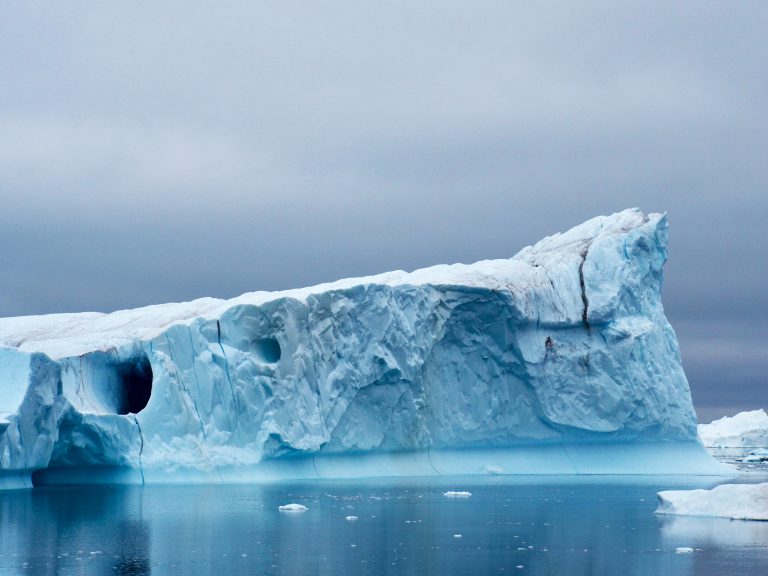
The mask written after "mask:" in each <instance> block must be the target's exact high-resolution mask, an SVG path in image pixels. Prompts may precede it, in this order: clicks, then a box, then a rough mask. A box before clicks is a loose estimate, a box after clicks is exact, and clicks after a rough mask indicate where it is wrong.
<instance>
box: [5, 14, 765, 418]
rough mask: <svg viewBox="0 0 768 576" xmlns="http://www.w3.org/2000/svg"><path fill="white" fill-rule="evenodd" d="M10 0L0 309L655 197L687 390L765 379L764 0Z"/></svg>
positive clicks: (327, 265) (560, 217) (495, 229)
mask: <svg viewBox="0 0 768 576" xmlns="http://www.w3.org/2000/svg"><path fill="white" fill-rule="evenodd" d="M10 12H11V14H8V17H7V18H4V19H2V21H0V69H2V74H0V246H2V251H0V270H2V283H1V285H0V286H1V288H0V314H2V315H15V314H32V313H47V312H55V311H76V310H84V309H97V310H111V309H117V308H124V307H130V306H138V305H144V304H150V303H154V302H161V301H173V300H186V299H190V298H194V297H198V296H203V295H214V296H234V295H236V294H239V293H242V292H245V291H249V290H254V289H277V288H288V287H295V286H299V285H306V284H312V283H316V282H320V281H326V280H333V279H335V278H338V277H345V276H355V275H361V274H369V273H375V272H380V271H383V270H387V269H394V268H404V269H412V268H416V267H420V266H427V265H430V264H435V263H439V262H455V261H465V262H466V261H474V260H478V259H483V258H494V257H507V256H510V255H512V254H514V253H515V252H517V251H518V250H519V249H520V248H521V247H522V246H524V245H526V244H529V243H532V242H535V241H536V240H538V239H539V238H541V237H542V236H544V235H547V234H551V233H554V232H557V231H559V230H563V229H566V228H568V227H570V226H573V225H575V224H577V223H579V222H581V221H583V220H585V219H587V218H590V217H592V216H595V215H597V214H603V213H610V212H614V211H617V210H621V209H624V208H627V207H630V206H639V207H641V208H642V209H644V210H648V211H650V210H667V211H668V212H669V215H670V222H671V244H670V262H669V265H668V268H667V274H666V284H665V288H664V299H665V306H666V309H667V313H668V315H669V317H670V319H671V321H672V323H673V325H674V326H675V327H676V328H677V329H678V334H679V336H680V342H681V347H682V350H683V359H684V362H685V367H686V370H687V373H688V375H689V378H690V380H691V385H692V390H693V393H694V400H695V402H696V404H697V406H699V407H701V409H702V410H712V411H716V410H718V409H720V408H722V409H725V407H726V406H731V407H733V406H737V405H738V406H744V407H746V406H749V405H750V403H752V404H755V405H756V404H758V403H763V404H764V405H765V404H768V401H767V400H766V398H765V395H764V392H762V390H763V380H762V379H761V378H762V377H761V374H762V373H765V372H766V368H768V366H766V363H767V362H768V359H766V358H765V356H764V355H763V354H762V350H763V348H760V347H759V346H758V347H755V346H752V347H749V345H748V343H747V341H745V340H744V339H743V338H742V337H741V336H740V334H744V333H746V332H748V331H750V330H752V332H750V333H752V334H753V336H751V342H752V343H754V342H755V340H756V339H759V338H764V335H765V332H766V327H765V318H766V317H768V314H767V313H768V309H767V303H766V299H765V298H764V287H765V286H766V284H767V283H768V267H766V266H765V265H764V261H765V258H764V253H765V249H766V239H767V238H768V236H767V235H766V233H765V228H764V222H765V221H766V217H768V201H766V199H765V189H766V184H768V163H766V162H765V156H766V146H765V138H764V135H765V133H766V131H768V112H766V107H765V104H764V103H765V102H766V101H768V75H766V74H765V73H764V71H765V64H766V61H768V47H767V45H766V43H765V42H764V30H765V26H766V24H767V23H768V8H766V7H765V6H764V4H763V3H759V2H740V3H738V4H729V5H724V4H718V3H707V2H704V3H702V2H682V3H676V4H675V5H670V4H668V3H665V2H656V3H651V4H648V3H644V4H642V5H639V4H638V5H615V4H613V3H599V2H586V3H579V5H578V6H576V5H573V4H572V3H568V2H545V3H538V4H536V5H535V6H534V5H528V6H523V5H519V4H513V3H507V2H488V3H481V4H479V5H473V7H472V8H469V7H468V6H467V5H466V4H465V3H460V2H447V3H440V4H439V5H438V4H435V5H433V6H429V5H427V4H419V5H414V4H412V3H388V4H386V5H385V4H379V5H377V4H371V3H352V2H349V3H344V2H342V3H334V4H331V5H329V4H306V3H304V4H301V5H298V4H297V5H285V4H283V5H279V6H278V5H274V6H264V5H255V4H252V3H246V2H234V1H233V2H225V3H223V4H217V5H216V6H213V5H210V4H208V3H202V2H184V3H181V2H178V3H174V2H170V3H164V4H162V5H158V4H156V3H148V2H144V3H142V2H139V3H132V4H130V5H116V4H113V3H107V4H97V5H93V4H92V3H85V2H77V1H75V2H68V3H66V4H60V5H56V6H43V5H39V4H31V3H28V4H19V5H16V6H14V8H13V9H11V10H10ZM710 321H711V322H715V323H716V324H717V328H711V326H710V328H709V329H706V330H705V329H704V328H703V326H704V324H706V323H707V322H710ZM755 330H756V331H757V332H754V331H755ZM763 341H764V340H763ZM734 390H739V391H740V392H739V396H740V399H739V400H738V401H736V400H735V399H734V397H733V396H734V394H733V393H732V392H733V391H734Z"/></svg>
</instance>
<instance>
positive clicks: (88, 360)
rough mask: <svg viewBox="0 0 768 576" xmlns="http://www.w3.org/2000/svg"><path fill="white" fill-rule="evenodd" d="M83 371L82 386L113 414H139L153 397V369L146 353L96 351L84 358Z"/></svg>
mask: <svg viewBox="0 0 768 576" xmlns="http://www.w3.org/2000/svg"><path fill="white" fill-rule="evenodd" d="M80 371H81V375H82V376H81V377H82V380H81V383H82V386H83V387H84V388H85V390H87V391H90V393H91V394H92V395H93V398H94V399H95V401H96V402H97V405H98V406H99V407H100V409H101V410H103V411H105V412H107V413H109V414H138V413H139V412H141V411H142V410H143V409H144V408H145V407H146V405H147V403H148V402H149V397H150V396H151V395H152V377H153V375H152V366H151V365H150V362H149V358H148V357H147V355H146V354H144V353H143V352H136V353H133V354H131V355H129V356H126V355H118V354H116V353H115V352H114V351H109V352H102V351H97V352H93V353H91V354H87V355H85V356H83V357H81V363H80Z"/></svg>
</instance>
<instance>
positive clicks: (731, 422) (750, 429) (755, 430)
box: [699, 410, 768, 461]
mask: <svg viewBox="0 0 768 576" xmlns="http://www.w3.org/2000/svg"><path fill="white" fill-rule="evenodd" d="M699 437H700V438H701V441H702V443H703V444H704V446H706V447H707V448H708V449H709V450H710V451H711V452H712V453H713V454H716V455H723V456H731V457H737V458H745V459H746V460H747V461H760V460H763V459H765V460H768V414H766V413H765V410H751V411H749V412H740V413H738V414H736V415H735V416H725V417H723V418H720V419H719V420H715V421H714V422H711V423H710V424H699Z"/></svg>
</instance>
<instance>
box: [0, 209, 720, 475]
mask: <svg viewBox="0 0 768 576" xmlns="http://www.w3.org/2000/svg"><path fill="white" fill-rule="evenodd" d="M666 247H667V219H666V217H665V216H664V215H661V214H651V215H648V216H645V215H643V214H642V213H640V212H639V211H637V210H628V211H625V212H621V213H619V214H614V215H612V216H608V217H599V218H595V219H593V220H590V221H588V222H586V223H584V224H582V225H580V226H578V227H576V228H573V229H572V230H570V231H568V232H566V233H564V234H558V235H555V236H552V237H549V238H545V239H544V240H542V241H541V242H539V243H538V244H536V245H535V246H532V247H528V248H525V249H524V250H522V251H521V252H520V253H518V254H517V255H516V256H514V257H513V258H511V259H509V260H493V261H484V262H478V263H476V264H472V265H461V264H456V265H452V266H435V267H432V268H427V269H423V270H418V271H415V272H412V273H405V272H400V271H398V272H391V273H387V274H382V275H379V276H373V277H367V278H358V279H351V280H342V281H339V282H336V283H333V284H325V285H320V286H315V287H313V288H307V289H302V290H291V291H285V292H274V293H267V292H254V293H249V294H245V295H243V296H240V297H238V298H235V299H233V300H217V299H212V298H205V299H201V300H196V301H194V302H189V303H183V304H167V305H158V306H150V307H147V308H141V309H137V310H127V311H119V312H115V313H112V314H96V313H85V314H62V315H51V316H39V317H23V318H8V319H2V320H0V344H2V345H4V346H5V348H2V347H0V390H2V394H0V470H2V471H4V472H3V473H4V474H5V476H4V478H5V484H6V485H12V484H14V483H16V484H17V483H19V482H22V483H24V482H28V481H29V480H28V475H29V473H30V472H31V471H37V472H36V473H35V475H34V480H35V481H36V482H37V483H41V484H43V483H57V482H81V481H110V482H114V481H125V482H142V481H143V482H150V481H155V482H161V481H165V482H173V481H184V482H188V481H221V480H224V481H239V480H258V479H264V478H276V477H317V476H331V477H333V476H366V475H368V476H370V475H389V474H441V473H553V474H573V473H581V472H591V473H654V472H655V473H721V472H722V471H723V468H722V467H721V466H720V465H718V464H717V463H715V462H714V461H713V460H712V459H711V458H710V457H709V456H708V455H707V454H706V453H705V451H704V450H703V449H702V447H701V445H700V443H699V442H698V441H697V434H696V417H695V413H694V411H693V407H692V404H691V398H690V392H689V389H688V384H687V381H686V378H685V374H684V373H683V369H682V367H681V364H680V354H679V351H678V346H677V341H676V339H675V335H674V332H673V330H672V328H671V326H670V325H669V323H668V322H667V320H666V318H665V316H664V311H663V308H662V304H661V285H662V267H663V264H664V262H665V260H666V256H667V251H666ZM0 482H2V480H0Z"/></svg>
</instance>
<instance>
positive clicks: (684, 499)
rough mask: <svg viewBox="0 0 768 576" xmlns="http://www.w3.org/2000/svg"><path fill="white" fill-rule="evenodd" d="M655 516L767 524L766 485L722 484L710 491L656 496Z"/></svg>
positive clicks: (767, 483)
mask: <svg viewBox="0 0 768 576" xmlns="http://www.w3.org/2000/svg"><path fill="white" fill-rule="evenodd" d="M658 496H659V507H658V508H657V509H656V513H657V514H675V515H679V516H713V517H721V518H731V519H733V520H768V482H766V483H763V484H722V485H720V486H717V487H715V488H713V489H712V490H668V491H665V492H659V494H658Z"/></svg>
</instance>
